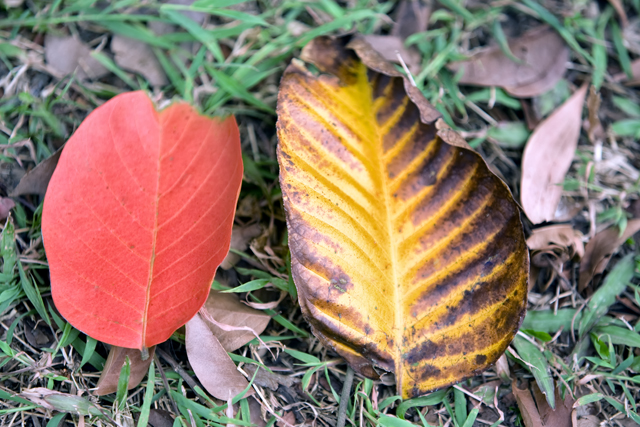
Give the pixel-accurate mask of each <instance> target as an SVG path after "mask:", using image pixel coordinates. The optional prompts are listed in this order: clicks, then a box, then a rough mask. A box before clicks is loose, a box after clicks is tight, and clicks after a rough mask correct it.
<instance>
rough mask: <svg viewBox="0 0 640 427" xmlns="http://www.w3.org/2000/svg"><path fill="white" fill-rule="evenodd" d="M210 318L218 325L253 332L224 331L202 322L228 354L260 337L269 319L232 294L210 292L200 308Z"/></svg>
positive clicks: (209, 323)
mask: <svg viewBox="0 0 640 427" xmlns="http://www.w3.org/2000/svg"><path fill="white" fill-rule="evenodd" d="M202 309H203V310H206V311H207V313H208V314H209V315H210V316H212V317H213V318H214V319H215V320H216V321H217V322H218V323H221V324H225V325H229V326H233V327H247V328H251V329H252V330H253V332H251V331H247V330H229V331H225V330H223V329H221V328H220V327H219V326H217V325H215V324H213V323H211V322H208V321H207V320H206V318H205V319H203V320H204V322H205V323H206V324H207V326H209V329H211V332H212V333H213V334H214V335H215V336H216V338H218V341H219V342H220V344H221V345H222V347H224V349H225V350H226V351H228V352H231V351H234V350H237V349H239V348H240V347H242V346H243V345H245V344H246V343H248V342H249V341H251V340H252V339H254V338H255V337H256V335H260V334H261V333H262V331H264V329H265V328H266V327H267V324H268V323H269V320H271V317H270V316H269V315H266V314H264V313H263V312H261V311H259V310H256V309H253V308H251V307H248V306H246V305H245V304H242V303H241V302H240V301H239V300H238V297H237V296H235V295H234V294H226V293H222V292H217V291H214V290H212V291H211V293H210V294H209V298H207V301H206V302H205V303H204V306H203V308H202Z"/></svg>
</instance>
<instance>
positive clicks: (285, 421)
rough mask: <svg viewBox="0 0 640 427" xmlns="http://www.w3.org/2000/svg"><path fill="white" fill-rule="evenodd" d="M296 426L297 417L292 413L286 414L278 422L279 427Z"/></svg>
mask: <svg viewBox="0 0 640 427" xmlns="http://www.w3.org/2000/svg"><path fill="white" fill-rule="evenodd" d="M296 424H297V423H296V417H295V415H294V414H293V412H291V411H288V412H285V413H284V415H283V416H282V417H280V418H279V419H278V421H277V422H276V426H277V427H294V426H295V425H296Z"/></svg>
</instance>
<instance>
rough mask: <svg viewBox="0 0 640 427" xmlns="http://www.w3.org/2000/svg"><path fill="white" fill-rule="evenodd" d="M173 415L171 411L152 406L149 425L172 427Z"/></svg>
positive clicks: (152, 426)
mask: <svg viewBox="0 0 640 427" xmlns="http://www.w3.org/2000/svg"><path fill="white" fill-rule="evenodd" d="M172 426H173V416H171V412H169V411H165V410H162V409H155V408H151V410H150V411H149V427H172Z"/></svg>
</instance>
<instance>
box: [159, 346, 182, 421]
mask: <svg viewBox="0 0 640 427" xmlns="http://www.w3.org/2000/svg"><path fill="white" fill-rule="evenodd" d="M157 350H160V349H159V348H157V347H156V351H157ZM153 358H154V359H155V361H156V367H157V368H158V370H159V371H160V376H162V384H164V388H165V390H167V396H169V400H170V401H171V406H172V408H173V412H174V413H175V414H176V415H177V414H179V413H180V411H178V405H176V402H175V400H173V396H171V389H170V388H169V380H167V376H166V375H165V374H164V369H162V363H160V359H158V355H157V354H154V355H153Z"/></svg>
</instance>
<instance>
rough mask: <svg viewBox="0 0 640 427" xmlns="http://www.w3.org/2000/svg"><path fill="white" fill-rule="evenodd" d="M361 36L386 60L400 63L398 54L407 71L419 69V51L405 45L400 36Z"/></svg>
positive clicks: (420, 57) (414, 71)
mask: <svg viewBox="0 0 640 427" xmlns="http://www.w3.org/2000/svg"><path fill="white" fill-rule="evenodd" d="M363 38H364V40H366V42H367V43H369V44H370V45H371V47H372V48H373V49H375V51H376V52H378V53H379V54H380V55H381V56H382V57H383V58H384V59H385V60H386V61H389V62H393V63H396V64H400V63H401V62H400V59H399V58H398V55H400V57H401V58H402V60H403V61H404V63H405V64H406V65H407V68H409V71H411V72H412V73H413V74H416V73H418V72H419V71H420V62H421V61H422V56H421V55H420V52H418V51H417V50H415V49H413V48H407V47H405V45H404V41H403V40H402V39H401V38H400V37H397V36H381V35H374V34H369V35H366V36H363Z"/></svg>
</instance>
